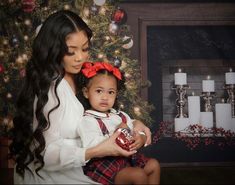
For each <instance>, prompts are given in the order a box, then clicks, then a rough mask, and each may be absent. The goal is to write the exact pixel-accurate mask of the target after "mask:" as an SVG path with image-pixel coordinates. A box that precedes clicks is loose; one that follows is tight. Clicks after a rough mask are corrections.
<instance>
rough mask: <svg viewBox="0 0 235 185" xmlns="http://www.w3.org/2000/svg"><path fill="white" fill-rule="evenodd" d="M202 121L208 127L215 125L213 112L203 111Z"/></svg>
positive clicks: (201, 114)
mask: <svg viewBox="0 0 235 185" xmlns="http://www.w3.org/2000/svg"><path fill="white" fill-rule="evenodd" d="M200 123H201V124H202V126H203V127H206V128H211V127H213V112H201V113H200Z"/></svg>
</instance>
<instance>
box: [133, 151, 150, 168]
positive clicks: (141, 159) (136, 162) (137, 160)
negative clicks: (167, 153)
mask: <svg viewBox="0 0 235 185" xmlns="http://www.w3.org/2000/svg"><path fill="white" fill-rule="evenodd" d="M148 160H149V158H148V157H145V156H144V154H141V153H136V154H134V155H132V156H131V166H133V167H140V168H144V167H145V165H146V163H147V162H148Z"/></svg>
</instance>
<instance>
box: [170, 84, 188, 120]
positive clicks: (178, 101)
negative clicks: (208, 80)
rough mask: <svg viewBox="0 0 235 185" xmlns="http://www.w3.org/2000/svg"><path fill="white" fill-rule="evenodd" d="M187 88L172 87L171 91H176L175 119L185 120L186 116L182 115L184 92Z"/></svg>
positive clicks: (182, 86)
mask: <svg viewBox="0 0 235 185" xmlns="http://www.w3.org/2000/svg"><path fill="white" fill-rule="evenodd" d="M188 88H189V86H188V85H174V86H173V87H172V89H174V90H175V91H176V94H177V96H178V97H177V99H176V107H177V111H178V114H177V115H176V118H186V117H187V115H186V114H185V113H184V110H183V109H184V106H185V104H186V101H187V100H186V98H185V95H186V90H187V89H188Z"/></svg>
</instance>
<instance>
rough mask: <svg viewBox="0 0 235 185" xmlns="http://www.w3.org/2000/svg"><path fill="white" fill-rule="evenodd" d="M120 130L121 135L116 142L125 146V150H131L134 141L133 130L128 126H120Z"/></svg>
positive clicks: (122, 146)
mask: <svg viewBox="0 0 235 185" xmlns="http://www.w3.org/2000/svg"><path fill="white" fill-rule="evenodd" d="M118 130H119V131H120V134H119V136H118V137H117V138H116V143H117V144H118V145H119V146H120V147H121V148H123V149H124V150H127V151H129V150H130V149H129V146H130V145H131V144H132V143H134V139H133V136H132V135H131V131H130V129H128V128H119V129H118Z"/></svg>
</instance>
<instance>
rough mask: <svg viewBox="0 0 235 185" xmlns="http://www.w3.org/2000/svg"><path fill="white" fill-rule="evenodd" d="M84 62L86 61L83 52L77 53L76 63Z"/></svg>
mask: <svg viewBox="0 0 235 185" xmlns="http://www.w3.org/2000/svg"><path fill="white" fill-rule="evenodd" d="M83 60H84V56H83V54H82V52H76V55H75V61H76V62H81V61H83Z"/></svg>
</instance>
